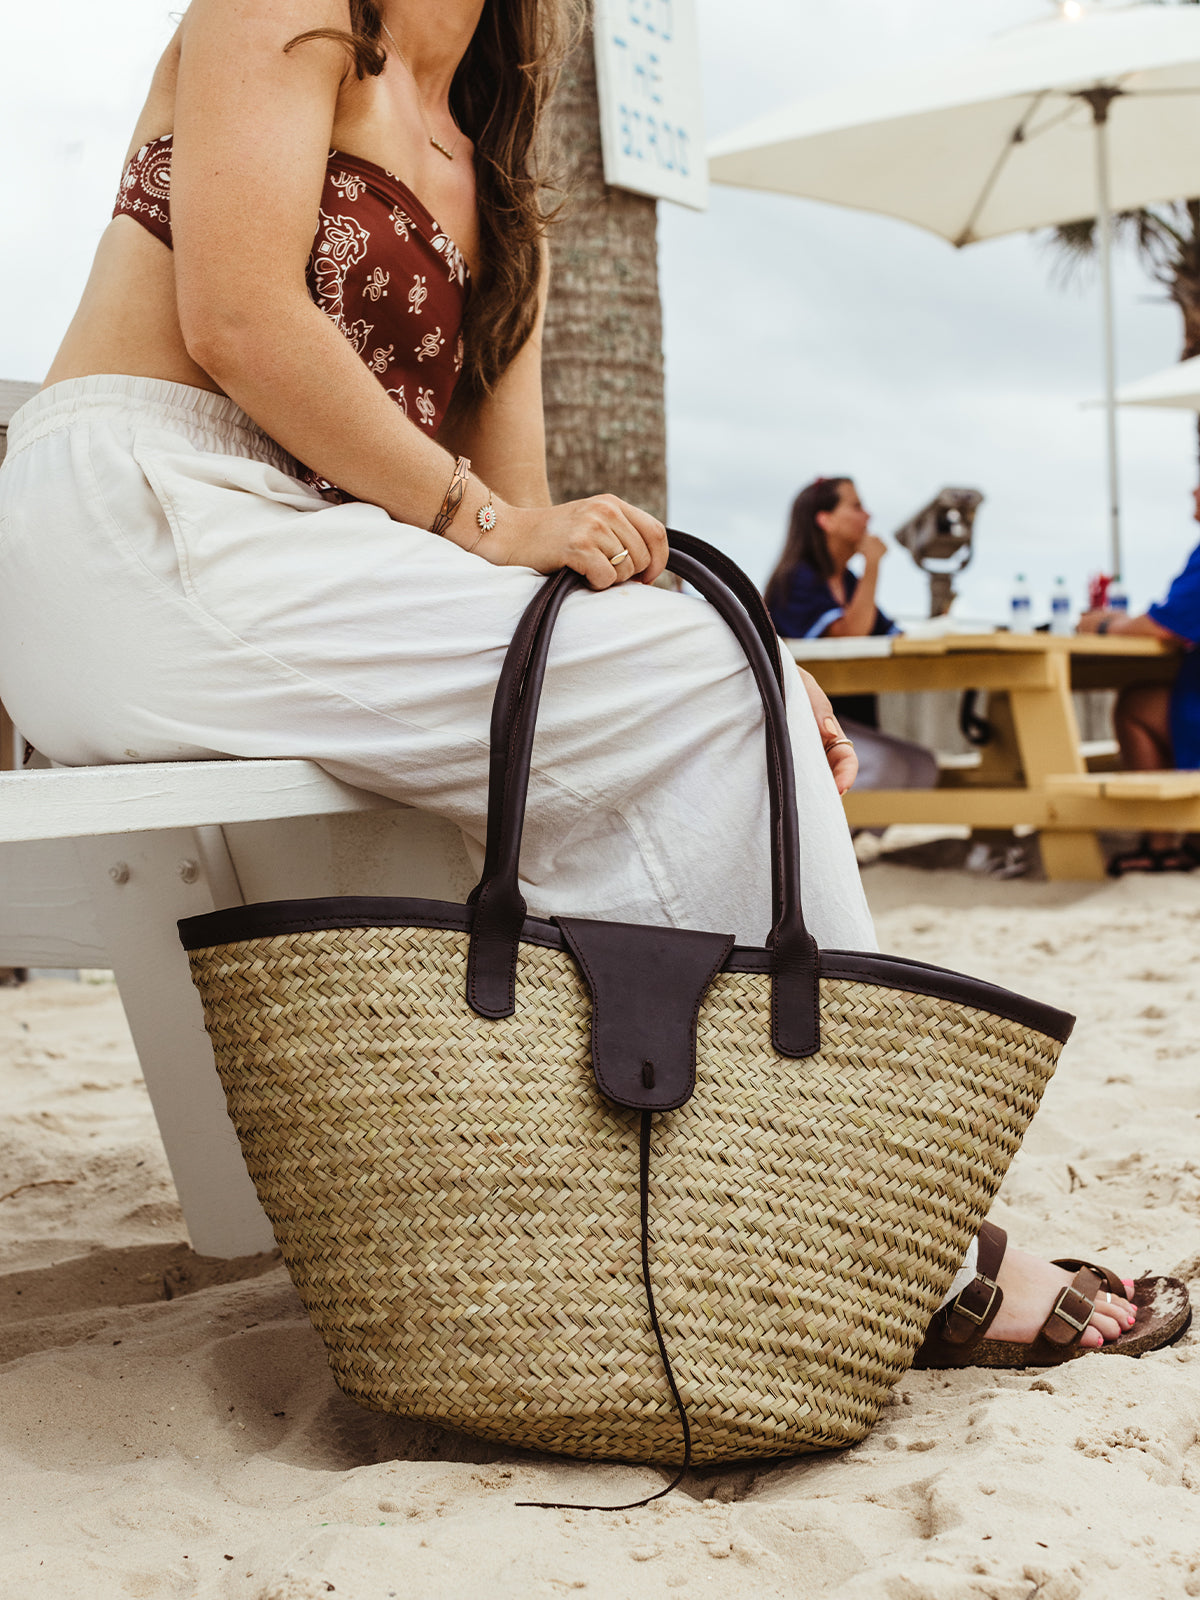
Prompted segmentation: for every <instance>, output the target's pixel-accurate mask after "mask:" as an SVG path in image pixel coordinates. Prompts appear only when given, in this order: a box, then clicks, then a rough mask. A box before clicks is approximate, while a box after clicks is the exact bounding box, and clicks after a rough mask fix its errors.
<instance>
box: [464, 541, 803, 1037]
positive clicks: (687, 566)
mask: <svg viewBox="0 0 1200 1600" xmlns="http://www.w3.org/2000/svg"><path fill="white" fill-rule="evenodd" d="M670 539H671V547H672V548H671V557H670V561H669V563H668V564H669V566H670V568H671V570H672V571H674V572H677V573H678V574H679V576H680V577H682V578H684V579H686V581H687V582H689V583H690V584H692V586H693V587H694V588H696V589H697V590H699V592H700V593H701V594H702V595H704V597H705V598H706V599H707V600H708V601H709V602H710V603H711V604H712V605H713V606H714V607H715V608H716V610H718V611H719V612H720V613H721V615H722V617H723V618H724V619H725V621H726V622H727V623H728V624H729V626H730V627H731V628H732V630H733V632H734V634H735V635H736V636H737V638H738V641H739V643H740V644H741V646H742V649H743V651H744V652H745V654H746V658H747V660H748V661H749V663H750V667H751V670H752V672H753V674H754V678H755V682H756V684H757V685H758V690H759V695H760V697H761V699H762V704H763V711H764V724H765V731H766V745H767V780H768V788H769V792H770V801H771V822H772V830H771V831H772V851H771V855H772V880H773V891H774V893H773V900H774V922H773V926H772V930H771V935H770V945H771V950H772V963H771V970H772V1030H771V1031H772V1038H773V1041H774V1044H775V1048H776V1049H777V1050H778V1051H779V1053H780V1054H781V1055H787V1056H806V1055H810V1054H812V1053H813V1052H814V1051H816V1050H817V1049H818V1048H819V1027H818V997H817V948H816V944H815V941H814V940H813V939H812V937H811V936H810V934H809V933H808V931H807V929H806V928H805V925H804V917H803V912H802V909H801V902H800V844H799V830H798V826H797V817H796V791H795V773H794V769H793V766H792V757H791V743H790V740H789V738H788V731H787V716H786V712H785V710H784V700H783V692H782V687H781V685H782V682H783V677H782V661H781V658H780V654H779V647H778V642H777V640H776V639H775V635H774V630H773V629H772V628H771V626H770V621H769V618H767V615H766V610H765V608H764V607H763V605H762V601H761V599H759V597H758V594H757V591H755V590H753V589H752V586H751V585H750V580H749V579H748V578H746V577H745V575H744V574H742V573H741V571H740V569H738V568H737V567H735V566H734V564H733V563H732V562H730V561H729V560H728V558H727V557H724V556H721V555H719V553H718V552H716V551H711V550H710V548H709V547H708V546H705V545H703V544H702V543H701V541H699V540H692V539H691V538H689V537H688V536H687V535H682V536H681V535H679V534H676V533H674V532H672V533H671V534H670ZM713 566H719V567H720V568H721V569H722V571H721V573H720V575H718V574H717V573H714V572H713V570H712V567H713ZM727 574H729V575H732V576H733V577H734V580H735V582H736V583H737V586H738V590H739V591H741V592H740V593H735V592H734V591H733V590H732V589H731V588H730V586H729V585H728V584H727V583H726V582H725V581H724V578H725V576H726V575H727ZM582 586H583V580H582V578H580V577H579V576H578V575H577V574H575V573H572V572H569V571H563V572H560V573H557V574H556V575H555V576H554V577H553V578H551V579H550V580H549V581H548V582H547V583H546V584H544V585H543V587H542V589H541V590H540V591H539V593H538V595H537V596H536V597H535V599H534V601H533V602H532V603H531V605H530V606H529V607H528V608H527V610H526V613H525V615H524V616H523V617H522V619H521V622H520V623H519V624H518V627H517V633H516V635H515V636H514V647H513V648H510V650H509V654H508V657H507V658H506V660H505V664H504V670H503V671H502V673H501V678H500V682H499V684H498V685H497V691H496V699H495V702H494V705H493V718H492V757H491V768H490V774H489V780H490V781H489V797H488V842H487V853H486V858H485V865H484V873H483V876H482V877H481V879H480V881H479V884H478V886H477V887H476V889H475V891H474V893H473V894H472V897H471V898H472V901H473V902H474V904H475V916H474V919H473V924H472V935H471V951H470V958H469V962H468V977H467V999H468V1001H469V1003H470V1005H471V1007H472V1008H473V1009H474V1010H475V1011H477V1012H478V1013H479V1014H480V1015H482V1016H488V1017H504V1016H511V1014H512V1012H513V1010H514V1009H515V1004H516V961H517V947H518V942H519V939H520V931H521V924H522V922H523V920H524V917H525V912H526V907H525V902H524V899H523V898H522V896H521V893H520V888H519V885H518V866H519V857H520V844H521V832H522V828H523V825H524V820H525V806H526V799H527V793H528V785H529V770H530V765H531V761H532V754H533V739H534V733H535V729H536V722H537V708H538V701H539V699H540V696H541V688H542V682H543V679H544V676H545V668H546V658H547V655H548V652H549V647H550V638H551V634H552V632H553V628H554V623H555V620H556V618H557V615H558V612H559V610H560V609H561V607H562V604H563V601H564V600H565V599H566V597H567V595H568V594H569V593H570V592H571V591H572V590H573V589H575V588H579V587H582ZM751 596H752V597H753V601H752V603H748V602H750V597H751ZM764 635H765V636H764ZM518 640H519V641H520V647H519V648H517V646H516V641H518ZM514 708H515V709H514Z"/></svg>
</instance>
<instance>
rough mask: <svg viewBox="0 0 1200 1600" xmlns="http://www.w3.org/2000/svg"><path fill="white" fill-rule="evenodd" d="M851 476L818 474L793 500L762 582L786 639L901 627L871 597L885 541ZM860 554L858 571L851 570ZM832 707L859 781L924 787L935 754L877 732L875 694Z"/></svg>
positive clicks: (933, 770)
mask: <svg viewBox="0 0 1200 1600" xmlns="http://www.w3.org/2000/svg"><path fill="white" fill-rule="evenodd" d="M870 524H871V514H870V512H869V511H867V510H866V508H865V507H864V505H863V503H862V501H861V499H860V498H859V494H858V490H857V489H856V488H855V486H854V480H853V478H816V479H814V481H813V482H812V483H810V484H808V485H807V486H806V487H805V488H803V489H801V491H800V493H799V494H798V495H797V496H796V498H795V500H794V501H793V502H792V513H791V518H790V520H789V523H788V531H787V539H786V540H785V542H784V546H783V554H782V555H781V556H780V558H779V563H778V565H777V566H776V568H775V571H774V572H773V573H772V574H771V577H770V579H769V581H768V583H767V587H766V590H765V597H766V602H767V608H768V610H769V611H770V613H771V619H772V621H773V622H774V624H775V627H776V630H777V631H778V633H779V634H780V635H781V637H783V638H784V639H831V638H832V639H836V638H866V637H868V636H869V635H877V634H885V633H899V632H900V630H899V628H898V627H897V626H896V624H895V623H894V622H893V621H892V619H891V617H889V616H888V615H887V614H886V612H883V611H881V610H880V609H879V607H878V605H876V603H875V590H876V586H877V584H878V581H879V563H880V562H881V561H882V559H883V557H884V556H885V555H886V554H887V545H886V544H884V542H883V540H882V539H877V538H876V537H875V535H874V534H873V533H872V532H871V531H870ZM856 555H860V556H862V558H863V561H864V566H863V573H862V576H861V577H858V576H857V575H856V574H855V573H854V572H852V571H851V570H850V565H849V563H850V558H851V557H852V556H856ZM832 704H833V709H834V711H835V712H836V714H837V716H838V717H839V718H840V720H841V723H842V727H843V729H844V730H845V732H846V734H847V735H848V736H849V737H850V738H851V739H853V741H854V747H855V750H856V752H857V755H858V762H859V771H858V783H857V786H858V788H860V789H928V788H933V787H934V785H935V784H936V783H937V761H936V760H935V758H934V756H933V755H932V753H931V752H930V751H928V750H926V749H925V748H924V747H923V746H922V745H918V744H912V743H910V742H909V741H908V740H906V739H896V738H894V737H893V736H892V735H890V734H886V733H880V732H879V731H878V728H879V709H878V705H877V702H876V698H875V696H874V695H873V694H856V695H839V696H837V697H836V698H835V699H834V700H833V702H832Z"/></svg>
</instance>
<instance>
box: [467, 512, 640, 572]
mask: <svg viewBox="0 0 1200 1600" xmlns="http://www.w3.org/2000/svg"><path fill="white" fill-rule="evenodd" d="M495 504H496V511H497V516H498V521H497V525H496V529H495V532H493V533H488V534H485V535H484V536H483V538H482V539H481V540H480V542H479V544H478V545H477V546H476V547H475V554H476V555H480V556H483V557H484V558H485V559H486V560H488V561H491V562H494V563H495V565H497V566H501V567H532V568H533V569H534V571H535V572H557V571H558V569H559V568H560V567H572V568H574V570H575V571H576V572H579V573H582V574H583V576H584V577H585V578H586V579H587V581H588V582H589V583H590V584H591V586H592V588H593V589H609V588H611V587H612V585H613V584H614V583H625V582H628V580H629V579H630V578H640V579H641V581H642V582H643V583H653V582H654V580H655V578H657V577H658V576H659V574H660V573H661V572H662V571H663V569H664V568H665V567H666V564H667V555H668V553H669V552H668V549H667V530H666V529H665V528H664V527H663V525H662V523H661V522H659V521H658V519H657V518H656V517H652V516H650V515H649V513H648V512H645V511H639V510H638V508H637V506H632V505H630V504H629V502H628V501H626V500H618V498H617V496H616V495H615V494H598V495H593V496H592V497H591V498H590V499H588V500H569V501H567V503H566V504H565V505H561V506H544V507H543V506H535V507H529V506H510V505H503V504H502V503H501V502H499V501H496V502H495ZM622 551H624V552H626V553H625V554H624V555H622V554H621V552H622ZM614 558H615V559H614Z"/></svg>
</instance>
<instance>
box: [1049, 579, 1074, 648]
mask: <svg viewBox="0 0 1200 1600" xmlns="http://www.w3.org/2000/svg"><path fill="white" fill-rule="evenodd" d="M1073 631H1074V630H1073V629H1072V627H1071V596H1070V595H1069V594H1068V593H1067V580H1066V579H1065V578H1055V580H1054V592H1053V594H1051V596H1050V632H1051V633H1056V634H1058V635H1059V636H1060V637H1063V636H1065V635H1067V634H1069V633H1072V632H1073Z"/></svg>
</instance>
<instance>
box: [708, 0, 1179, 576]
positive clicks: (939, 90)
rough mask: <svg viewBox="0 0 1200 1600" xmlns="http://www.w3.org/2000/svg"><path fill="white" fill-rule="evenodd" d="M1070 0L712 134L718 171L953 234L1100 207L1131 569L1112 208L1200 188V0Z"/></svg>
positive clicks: (1032, 223)
mask: <svg viewBox="0 0 1200 1600" xmlns="http://www.w3.org/2000/svg"><path fill="white" fill-rule="evenodd" d="M1066 9H1069V10H1070V12H1071V16H1069V17H1068V16H1065V15H1064V16H1062V17H1058V18H1054V19H1047V20H1046V21H1045V22H1037V23H1033V24H1032V25H1029V26H1027V27H1023V28H1018V29H1015V30H1013V31H1012V32H1011V33H1007V34H1002V35H1000V36H999V37H997V38H995V39H991V40H988V41H986V42H985V43H983V44H980V45H976V46H973V47H971V48H969V49H966V50H962V51H960V52H958V53H957V54H955V55H948V56H945V57H942V58H940V59H938V60H933V61H928V62H923V63H918V64H917V65H915V66H907V67H905V68H903V69H902V70H897V71H895V72H891V73H887V74H883V75H881V76H878V77H875V78H872V79H870V80H864V81H862V82H859V83H855V84H852V85H847V86H845V87H844V88H840V89H835V90H832V91H829V92H826V93H823V94H820V95H814V96H813V97H811V98H809V99H805V100H801V101H799V102H797V103H795V104H793V105H790V106H787V107H785V108H784V109H783V110H780V111H776V112H773V113H771V114H770V115H768V116H765V117H761V118H759V119H758V120H757V121H755V122H753V123H751V124H749V126H747V127H744V128H741V129H739V130H738V131H737V132H736V133H733V134H729V135H727V136H726V137H725V138H723V139H718V140H716V141H714V143H713V144H712V145H710V147H709V175H710V177H712V178H713V180H714V181H715V182H717V183H728V184H736V185H739V186H741V187H744V188H751V189H771V190H776V191H782V192H783V193H786V194H796V195H803V196H805V197H807V198H808V199H813V200H826V201H829V202H831V203H832V204H834V205H841V206H850V207H852V208H854V209H856V210H861V211H878V212H882V213H883V214H885V215H887V216H892V217H900V218H903V219H904V220H905V221H907V222H913V223H916V224H917V226H918V227H922V228H928V229H930V230H931V231H932V232H934V233H938V234H940V235H941V236H942V237H943V238H944V239H948V240H950V241H951V243H953V244H955V245H966V244H973V243H975V242H976V241H977V240H982V239H990V238H994V237H996V236H997V235H999V234H1004V233H1015V232H1021V231H1024V230H1027V229H1031V228H1040V227H1046V226H1050V225H1052V224H1055V223H1060V222H1072V221H1076V220H1078V219H1080V218H1085V217H1091V216H1094V217H1096V218H1097V219H1098V222H1099V229H1100V260H1101V281H1102V303H1103V324H1104V386H1105V397H1106V410H1107V443H1108V489H1109V502H1110V519H1111V521H1110V526H1111V541H1112V565H1113V570H1114V572H1119V571H1120V566H1121V544H1120V506H1119V493H1118V476H1117V440H1116V410H1115V403H1116V394H1115V389H1116V380H1115V362H1114V352H1113V314H1112V267H1111V241H1112V212H1113V211H1114V210H1118V211H1119V210H1126V209H1132V208H1134V207H1136V206H1142V205H1148V204H1151V203H1152V202H1153V201H1155V200H1173V199H1179V198H1182V197H1185V196H1189V195H1194V194H1197V193H1200V6H1190V5H1186V6H1162V5H1132V6H1124V7H1121V8H1120V9H1117V10H1109V11H1098V12H1090V11H1086V10H1084V8H1083V6H1082V5H1081V4H1080V3H1079V0H1069V5H1068V7H1067V8H1066Z"/></svg>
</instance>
